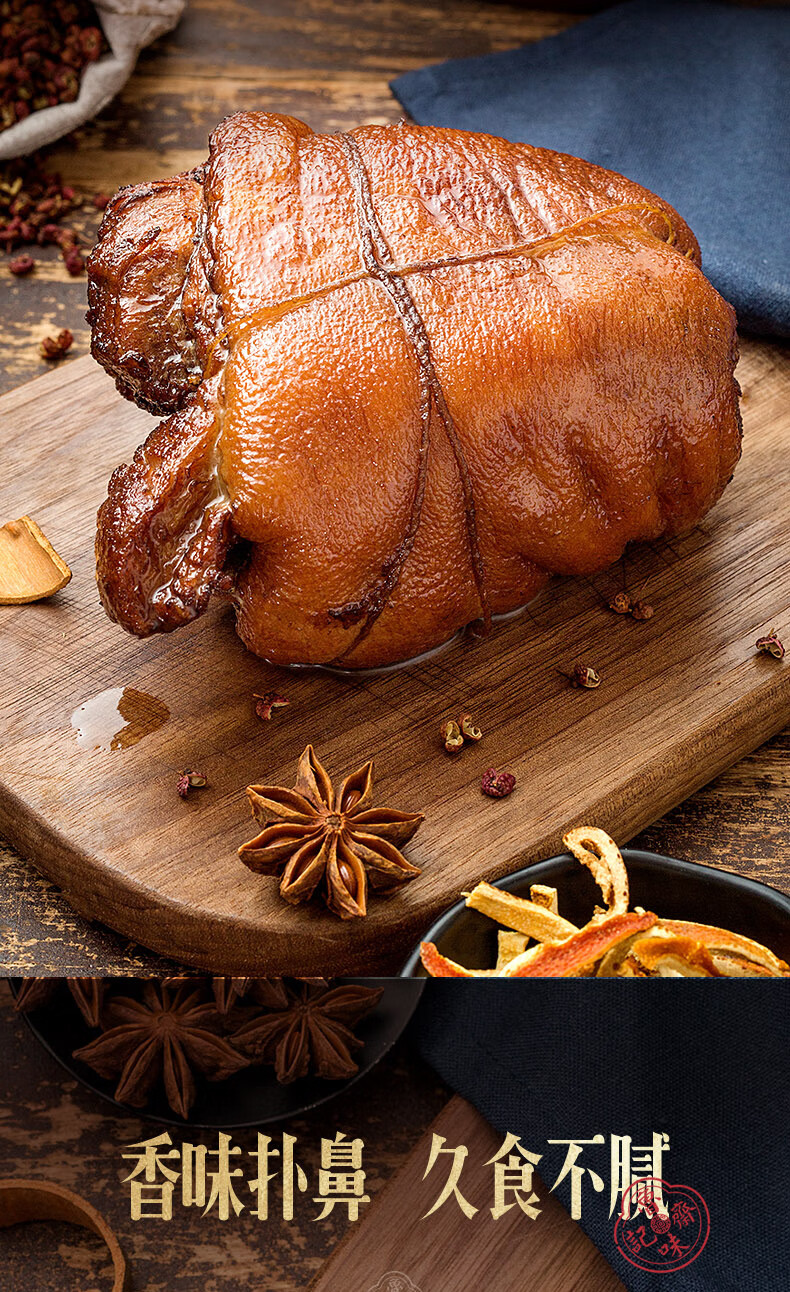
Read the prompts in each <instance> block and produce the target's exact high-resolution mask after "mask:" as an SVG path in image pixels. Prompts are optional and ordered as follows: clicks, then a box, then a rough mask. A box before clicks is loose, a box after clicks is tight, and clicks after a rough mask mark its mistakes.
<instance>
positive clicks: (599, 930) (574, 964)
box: [502, 911, 658, 978]
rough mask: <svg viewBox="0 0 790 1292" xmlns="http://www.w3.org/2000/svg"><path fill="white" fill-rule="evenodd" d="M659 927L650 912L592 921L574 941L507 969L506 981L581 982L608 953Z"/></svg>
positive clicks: (547, 947) (518, 959) (530, 954)
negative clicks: (579, 979) (627, 941)
mask: <svg viewBox="0 0 790 1292" xmlns="http://www.w3.org/2000/svg"><path fill="white" fill-rule="evenodd" d="M657 923H658V919H657V917H656V916H655V915H653V914H652V912H650V911H646V912H645V913H644V915H637V914H636V913H635V912H633V911H632V912H630V913H628V912H626V913H623V914H619V915H611V916H608V917H607V918H606V919H604V920H597V921H591V922H590V923H589V924H586V925H585V927H584V928H583V929H579V930H577V932H576V933H574V934H573V936H572V937H569V938H567V939H566V940H565V941H564V942H560V943H556V944H555V945H553V946H550V945H548V944H546V945H543V946H541V947H538V948H537V949H534V954H533V952H532V951H526V952H525V953H524V955H523V956H517V957H516V959H515V960H511V962H510V964H509V965H506V966H505V971H504V973H503V975H502V976H503V977H505V978H580V977H583V976H585V975H586V974H589V973H590V972H591V971H592V970H594V968H595V966H596V964H597V963H598V961H599V960H601V959H602V958H603V957H604V956H605V955H606V953H607V952H608V951H611V950H612V949H613V948H614V947H616V946H617V945H618V944H619V943H621V942H623V941H624V940H626V939H630V938H632V937H633V935H634V934H635V933H643V932H646V931H647V929H650V928H653V926H654V925H655V924H657Z"/></svg>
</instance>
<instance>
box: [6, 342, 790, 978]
mask: <svg viewBox="0 0 790 1292" xmlns="http://www.w3.org/2000/svg"><path fill="white" fill-rule="evenodd" d="M739 377H740V380H741V383H742V385H743V387H744V391H745V398H744V420H745V425H746V438H745V449H744V456H743V460H742V462H741V464H740V466H739V467H738V470H737V472H736V475H735V479H734V481H733V483H732V485H731V486H730V487H729V488H728V490H727V492H726V493H725V495H724V498H723V500H722V501H721V503H720V504H719V505H718V507H716V509H715V510H714V512H713V513H711V515H710V516H709V517H708V518H707V519H706V520H705V522H704V524H703V525H702V526H701V527H700V528H698V529H697V530H695V531H694V532H693V533H692V534H690V535H689V536H688V537H687V538H685V539H683V540H681V541H675V542H673V543H672V544H671V545H670V544H666V543H659V544H655V545H653V546H652V547H647V548H643V549H641V550H635V551H633V552H632V553H629V555H628V559H627V561H626V563H625V565H624V566H623V565H622V564H621V565H619V566H617V567H616V568H615V569H613V570H611V571H610V572H608V573H607V574H605V575H601V576H600V577H597V578H596V579H595V580H593V581H592V582H591V581H578V582H574V581H563V582H558V583H556V584H555V585H554V586H553V587H552V588H550V589H548V590H547V591H546V592H545V593H544V594H542V595H541V596H540V597H539V598H538V599H537V600H536V601H535V602H533V603H532V604H531V606H530V607H529V609H528V612H526V613H525V614H523V615H521V616H520V617H518V618H514V619H512V620H510V621H509V622H508V623H506V624H502V625H500V626H499V627H498V628H497V629H496V631H495V632H494V633H493V634H492V636H490V637H489V638H488V639H487V640H484V641H480V640H477V641H475V640H468V639H459V640H456V641H455V642H454V643H453V644H452V645H451V646H450V647H448V648H447V649H446V650H445V651H444V652H443V653H441V654H439V655H437V656H434V657H433V658H431V659H428V660H425V661H423V662H422V663H419V664H414V665H411V666H409V667H406V668H402V669H400V670H399V671H396V672H391V673H389V674H383V675H379V676H375V677H353V676H352V677H339V676H334V675H331V674H329V673H326V672H316V671H310V672H308V671H299V672H296V671H294V672H287V671H283V670H276V669H274V668H271V667H269V666H267V665H265V664H263V663H262V662H261V661H260V660H257V659H256V658H255V657H254V656H252V655H250V654H248V653H246V652H245V650H244V649H243V647H242V646H241V644H240V642H239V641H238V639H237V638H236V636H235V633H234V631H233V623H232V615H231V613H230V611H229V610H228V609H227V608H225V609H222V608H219V609H217V610H216V611H214V612H212V613H211V614H210V615H209V616H207V617H206V618H204V619H203V620H201V621H198V622H196V623H195V624H193V625H190V627H188V628H186V629H184V630H182V631H180V632H177V633H175V634H173V635H172V636H170V637H159V638H155V639H153V640H151V641H148V642H142V643H141V642H137V641H135V640H134V639H132V638H130V637H127V636H126V635H125V634H124V633H123V632H121V631H120V630H119V629H118V628H117V627H116V626H114V625H113V624H111V623H110V622H109V621H108V620H107V619H106V618H105V616H104V613H103V611H102V609H101V607H100V605H99V602H98V598H97V595H96V589H95V585H94V578H93V557H92V548H93V531H94V515H95V512H96V508H97V507H98V505H99V503H100V502H101V500H102V498H103V496H104V493H105V487H106V482H107V478H108V476H109V474H110V472H111V470H112V468H113V467H114V466H115V465H117V464H118V463H119V462H121V461H124V460H127V459H128V458H129V457H130V455H131V453H132V451H133V449H134V448H135V446H136V445H137V443H138V442H139V441H140V440H141V439H142V438H143V436H144V434H145V433H146V431H147V429H148V428H149V426H150V425H151V424H152V419H151V418H149V417H148V416H147V414H145V413H142V412H140V411H139V410H138V409H135V408H134V407H132V406H131V405H130V404H128V403H125V402H124V401H123V400H121V399H120V398H119V397H118V395H117V394H116V393H115V391H114V389H113V385H112V382H111V381H110V380H109V378H107V377H106V376H105V375H104V374H103V373H102V372H101V371H100V370H99V369H98V368H97V367H96V366H95V365H93V364H92V362H91V361H90V360H89V359H87V358H86V359H85V360H80V361H77V362H75V363H73V364H71V365H69V367H68V368H66V369H64V370H63V371H55V372H53V373H51V374H48V375H47V376H44V377H42V378H41V379H40V380H38V381H35V382H32V383H31V384H30V385H28V386H24V387H22V388H21V389H19V390H17V391H15V392H12V393H11V394H9V395H7V396H5V397H4V398H3V399H2V400H0V445H2V471H0V522H4V521H6V520H10V519H13V518H16V517H18V516H20V515H22V514H23V513H28V514H29V515H32V516H33V517H34V519H36V520H37V521H38V523H39V524H40V525H41V526H42V528H43V529H44V531H45V532H46V534H47V536H48V537H49V539H50V540H51V541H52V543H53V544H54V545H55V547H56V548H57V549H58V550H59V551H60V553H61V555H62V556H63V557H64V559H65V560H66V561H68V563H69V564H70V565H71V566H72V568H73V570H74V578H73V580H72V582H71V584H70V585H69V586H68V587H67V588H66V589H65V590H64V591H63V592H61V593H59V594H58V595H57V596H56V597H54V598H53V599H52V600H51V601H48V602H42V603H39V604H36V605H28V606H17V607H15V606H0V705H1V706H2V708H1V709H0V833H2V834H4V835H5V836H6V837H7V838H8V840H9V841H10V842H11V843H13V844H14V845H15V846H16V847H17V848H19V850H20V851H21V852H22V853H23V854H25V855H26V856H28V857H29V858H30V859H31V860H32V861H34V862H35V864H36V865H37V866H38V867H39V868H40V869H41V870H42V871H44V872H45V874H47V875H48V876H49V877H50V878H51V879H52V880H54V881H55V882H56V883H58V884H59V885H61V886H62V888H63V889H64V890H65V892H66V894H67V895H68V897H69V899H70V900H71V902H72V903H73V904H74V906H75V907H77V909H78V910H80V911H82V912H83V913H84V914H87V915H88V916H91V917H96V918H99V919H101V920H104V921H106V922H107V923H108V924H110V925H112V926H113V927H114V928H116V929H118V930H120V931H121V932H122V933H124V934H127V935H128V936H130V937H133V938H135V939H137V940H139V941H140V942H142V943H144V944H145V945H147V946H149V947H152V948H153V949H154V950H156V951H160V952H164V953H167V954H170V955H172V956H174V957H176V958H179V959H181V960H182V961H184V962H187V963H190V964H195V965H200V966H201V967H203V968H206V969H209V970H213V971H214V972H226V973H232V972H236V973H242V972H244V973H249V972H252V973H259V974H265V973H270V974H279V973H286V972H287V973H294V974H296V973H299V974H335V973H387V972H391V971H393V970H394V969H397V967H398V965H399V964H400V963H401V962H402V960H403V959H404V958H405V956H406V954H407V952H408V951H409V949H410V947H411V946H412V944H413V943H414V942H415V941H416V939H417V938H418V937H419V936H420V934H421V933H422V932H423V931H424V930H425V928H426V926H427V925H428V924H429V923H430V921H431V920H432V918H433V917H434V916H435V915H436V914H437V913H438V912H440V911H441V910H442V909H443V908H444V907H446V906H447V905H448V904H449V903H450V902H452V901H453V900H454V899H455V898H456V897H457V895H458V894H459V893H460V891H461V890H462V889H464V888H467V887H468V886H470V885H471V884H472V883H473V882H474V881H475V880H476V879H478V878H479V877H481V876H486V877H488V878H494V877H497V876H500V875H504V874H506V873H507V872H508V871H512V870H514V869H516V868H517V867H518V866H520V865H523V864H524V863H526V862H528V861H530V860H534V859H537V858H539V857H543V856H547V855H550V854H551V853H553V852H556V851H557V850H558V845H559V841H560V836H561V834H562V832H563V830H565V829H566V828H567V827H569V826H570V825H572V824H574V823H579V822H594V823H597V824H599V825H602V826H603V827H604V828H606V829H608V830H609V831H611V832H612V833H613V834H614V835H615V836H616V837H617V838H618V839H619V840H620V841H621V842H625V841H626V840H627V839H628V838H629V837H631V836H632V835H633V834H635V833H636V832H637V831H638V830H640V829H641V828H642V827H644V826H645V825H646V824H648V823H649V822H651V821H654V820H655V819H656V818H657V817H659V816H660V815H661V814H662V813H663V812H665V811H667V810H668V809H669V808H670V807H672V806H673V805H674V804H676V803H677V802H679V801H680V800H681V799H683V798H684V797H685V796H686V795H688V794H689V793H690V792H691V791H693V790H694V789H696V788H697V787H698V786H700V785H702V784H704V783H705V782H706V781H708V780H710V779H711V778H712V777H713V776H714V775H715V774H716V773H717V772H719V771H721V770H722V769H723V768H725V767H726V766H728V765H729V764H731V763H732V762H734V761H735V760H736V759H737V758H738V757H740V756H741V755H742V754H743V753H744V752H746V751H747V750H751V749H753V748H754V747H755V746H756V745H758V744H759V743H760V742H761V741H763V740H765V739H766V738H767V737H768V736H770V735H771V734H772V733H774V732H775V731H777V730H779V729H780V728H781V727H782V726H784V725H785V724H786V723H787V722H788V721H790V662H788V663H785V664H781V663H778V662H777V661H775V660H772V659H770V658H768V657H766V656H763V655H758V654H756V653H755V650H754V642H755V639H756V638H757V637H758V636H759V635H760V634H761V633H763V632H764V631H765V630H766V629H768V628H770V627H771V626H772V625H776V627H777V628H778V629H779V631H780V633H781V634H782V635H783V636H784V637H785V639H786V640H790V573H789V571H790V565H789V564H788V550H790V546H789V545H790V511H789V510H788V502H787V500H788V498H790V453H788V447H787V446H788V443H790V360H788V356H787V354H786V353H783V352H782V351H781V350H779V349H778V348H771V347H768V346H761V345H758V344H756V343H748V344H745V345H744V356H743V360H742V363H741V367H740V370H739ZM624 585H626V586H627V587H628V588H629V589H630V590H631V591H632V592H634V593H636V592H639V593H640V594H641V595H644V596H646V597H648V599H649V600H650V601H651V602H652V603H653V605H654V606H655V616H654V618H653V619H651V620H649V621H647V622H643V623H637V622H635V621H633V620H632V619H630V618H621V617H618V616H616V615H614V614H612V613H611V612H609V611H608V610H607V609H606V605H605V603H606V601H607V599H608V597H609V596H611V595H612V594H613V593H614V592H616V591H618V590H619V589H620V588H621V587H623V586H624ZM579 659H581V660H583V661H585V662H587V663H590V664H592V665H594V666H595V667H596V668H597V669H598V670H599V672H600V674H601V677H602V679H603V681H602V684H601V686H600V687H599V688H598V689H597V690H595V691H574V690H572V689H571V688H570V687H569V686H568V683H567V681H566V679H565V678H564V677H563V676H562V673H561V672H560V670H561V669H565V670H569V669H570V668H571V666H572V665H573V663H574V661H575V660H579ZM269 690H277V691H280V692H283V693H284V694H285V695H286V696H287V697H288V698H289V700H290V707H289V708H287V709H282V710H280V711H279V712H277V713H276V715H275V717H274V718H273V720H272V721H271V722H268V723H261V722H260V721H259V720H258V719H256V717H255V714H254V707H253V704H254V702H253V700H252V694H253V692H254V691H259V692H260V691H269ZM97 697H100V698H98V699H97ZM83 706H87V708H83ZM461 709H465V710H468V711H469V712H471V713H472V714H474V716H475V718H476V719H477V721H478V722H479V724H480V725H481V726H482V728H483V730H484V733H485V735H484V739H483V741H482V742H481V744H479V745H477V746H470V747H469V748H468V749H465V750H464V751H463V752H462V753H461V754H460V755H459V756H457V757H456V758H450V757H449V756H447V755H446V754H445V753H444V752H443V751H442V749H441V748H440V746H439V742H438V729H439V726H440V724H441V722H442V720H443V719H444V718H445V717H447V716H452V715H454V714H457V713H458V712H459V710H461ZM78 710H80V711H81V715H80V716H78V718H77V719H75V721H76V722H77V725H78V726H79V725H80V724H81V725H82V728H83V734H82V737H81V738H78V732H77V730H76V729H75V727H74V726H73V725H72V715H73V714H74V713H75V711H78ZM119 710H120V712H119ZM165 719H166V720H165ZM135 742H136V743H135ZM308 742H312V743H313V744H314V745H315V746H316V748H317V751H318V753H319V756H320V757H321V758H322V760H323V761H324V763H325V764H326V765H327V766H328V768H329V770H330V772H331V773H332V774H333V775H334V776H335V777H337V776H340V775H342V774H345V773H346V772H348V771H350V770H352V769H353V768H355V767H357V766H358V765H359V764H360V763H361V762H363V761H364V760H365V759H366V758H369V757H373V758H375V762H376V775H377V798H378V801H379V802H380V803H381V804H386V805H389V806H392V807H398V808H403V809H406V810H411V811H414V810H418V809H419V810H422V811H424V812H425V814H426V820H425V823H424V825H423V826H422V828H421V829H420V831H419V833H418V834H417V836H416V837H415V839H414V840H413V842H412V844H411V845H409V849H408V853H409V856H410V857H411V859H412V860H413V861H414V862H416V863H417V864H418V865H420V866H422V867H423V874H422V875H421V877H420V878H419V879H417V880H416V881H414V882H413V883H412V884H410V885H409V886H408V887H407V888H406V889H404V890H402V891H401V892H400V893H399V894H397V895H395V896H392V897H389V898H382V899H375V898H374V899H373V900H372V901H371V904H370V914H369V916H368V918H367V919H366V920H357V921H350V922H344V923H341V922H340V921H339V920H338V919H336V918H335V917H334V916H331V915H330V914H328V913H327V912H326V911H324V910H323V909H320V908H309V909H308V908H306V907H300V908H296V909H294V908H292V907H289V906H286V905H285V904H284V903H283V902H282V901H281V900H280V899H279V897H278V895H277V891H276V885H275V883H274V881H272V880H269V879H265V878H260V877H257V876H255V875H253V874H251V873H250V872H249V871H248V870H247V869H246V868H245V867H244V866H243V865H242V864H241V863H240V861H239V860H238V858H237V856H236V849H237V847H238V845H239V844H241V843H242V842H243V841H244V840H245V839H246V838H249V837H251V834H252V833H253V831H252V828H251V822H250V820H249V817H248V809H247V804H246V799H245V796H244V788H245V786H246V785H247V784H249V783H250V782H253V781H267V782H277V783H280V784H287V785H292V784H293V777H294V772H295V768H296V763H297V760H298V757H299V755H300V753H301V752H302V750H303V748H304V747H305V745H307V744H308ZM96 745H98V746H101V747H98V748H96V747H94V746H96ZM489 765H495V766H498V767H505V768H509V769H510V770H512V771H513V772H515V774H516V776H517V779H518V785H517V788H516V790H515V792H514V793H513V795H512V796H511V797H510V798H508V799H505V800H492V799H488V798H485V797H484V796H483V795H482V794H481V792H480V775H481V772H482V771H483V770H484V769H485V768H486V767H487V766H489ZM184 767H198V768H200V769H201V770H203V771H204V772H205V773H206V774H207V776H208V778H209V782H210V786H209V788H207V789H203V790H197V791H195V792H194V793H193V794H192V795H191V796H190V797H189V799H188V800H187V801H183V800H181V799H180V798H179V797H178V795H177V794H176V789H175V785H176V778H177V775H178V772H179V771H180V769H182V768H184Z"/></svg>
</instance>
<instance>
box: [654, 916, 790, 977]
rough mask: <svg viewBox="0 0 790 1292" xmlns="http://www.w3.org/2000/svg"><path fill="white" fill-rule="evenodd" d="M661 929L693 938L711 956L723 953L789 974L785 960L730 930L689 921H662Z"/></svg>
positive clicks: (777, 972)
mask: <svg viewBox="0 0 790 1292" xmlns="http://www.w3.org/2000/svg"><path fill="white" fill-rule="evenodd" d="M661 927H662V928H663V929H667V930H668V931H669V932H670V933H676V934H678V935H680V936H687V937H690V938H693V939H694V941H695V942H700V943H702V945H703V946H706V947H707V948H708V949H709V951H710V952H711V955H714V956H715V953H716V952H723V953H724V954H726V955H729V954H732V955H735V956H740V957H742V958H743V959H745V960H752V961H754V962H755V963H756V964H758V965H762V966H763V968H765V969H769V970H772V971H773V972H774V973H775V974H779V975H784V974H786V973H787V972H788V965H787V964H785V962H784V960H780V959H779V957H778V956H775V955H774V953H773V951H769V950H768V948H767V947H764V946H762V945H761V944H760V943H759V942H754V941H752V939H751V938H745V937H744V936H743V934H741V933H730V932H729V930H728V929H718V928H716V927H715V925H712V924H695V923H692V922H690V921H687V920H662V921H661Z"/></svg>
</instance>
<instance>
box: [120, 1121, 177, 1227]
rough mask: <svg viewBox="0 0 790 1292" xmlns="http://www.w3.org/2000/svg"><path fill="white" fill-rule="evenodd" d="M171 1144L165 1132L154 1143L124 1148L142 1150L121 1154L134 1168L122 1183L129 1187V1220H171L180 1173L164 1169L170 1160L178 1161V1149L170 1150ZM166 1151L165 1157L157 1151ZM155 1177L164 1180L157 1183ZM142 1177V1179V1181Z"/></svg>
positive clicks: (130, 1145) (150, 1140)
mask: <svg viewBox="0 0 790 1292" xmlns="http://www.w3.org/2000/svg"><path fill="white" fill-rule="evenodd" d="M172 1143H173V1141H172V1140H171V1138H170V1136H169V1134H168V1132H167V1131H163V1132H162V1134H161V1135H157V1136H156V1138H155V1139H146V1140H141V1141H140V1143H139V1144H127V1145H126V1147H127V1148H130V1149H141V1150H142V1152H137V1153H123V1154H122V1155H121V1156H122V1157H123V1158H124V1160H125V1161H129V1162H136V1163H137V1166H136V1167H135V1168H134V1170H133V1171H130V1172H129V1174H128V1175H127V1176H126V1178H125V1179H124V1181H123V1183H124V1184H129V1183H131V1186H132V1187H131V1191H130V1192H131V1215H132V1220H172V1218H173V1188H174V1186H175V1182H176V1180H177V1179H178V1177H179V1175H180V1172H179V1171H174V1170H173V1168H172V1167H169V1166H167V1165H166V1162H168V1161H170V1160H171V1159H175V1160H176V1161H179V1160H180V1154H179V1151H178V1149H177V1148H172V1147H171V1146H172ZM165 1147H167V1149H168V1150H169V1151H168V1152H167V1153H165V1152H162V1153H159V1152H157V1149H160V1148H161V1149H164V1148H165ZM157 1174H159V1175H162V1176H163V1177H164V1179H163V1180H161V1181H159V1180H158V1179H157ZM141 1177H142V1178H141Z"/></svg>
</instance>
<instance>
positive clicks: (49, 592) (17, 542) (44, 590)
mask: <svg viewBox="0 0 790 1292" xmlns="http://www.w3.org/2000/svg"><path fill="white" fill-rule="evenodd" d="M70 579H71V570H70V569H69V567H68V566H67V565H66V562H65V561H64V560H62V559H61V557H60V556H58V554H57V552H56V551H55V549H54V547H53V546H52V544H51V543H50V542H49V540H48V539H47V538H46V536H45V535H44V534H42V532H41V530H40V529H39V527H38V525H37V524H36V522H35V521H34V520H31V519H30V517H29V516H20V518H19V520H10V521H9V522H8V524H7V525H3V526H2V528H0V605H4V606H20V605H25V604H27V603H28V602H30V601H43V600H44V599H45V598H46V597H51V596H53V595H54V594H55V593H56V592H59V591H60V589H61V588H65V586H66V584H67V583H68V582H69V580H70Z"/></svg>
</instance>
